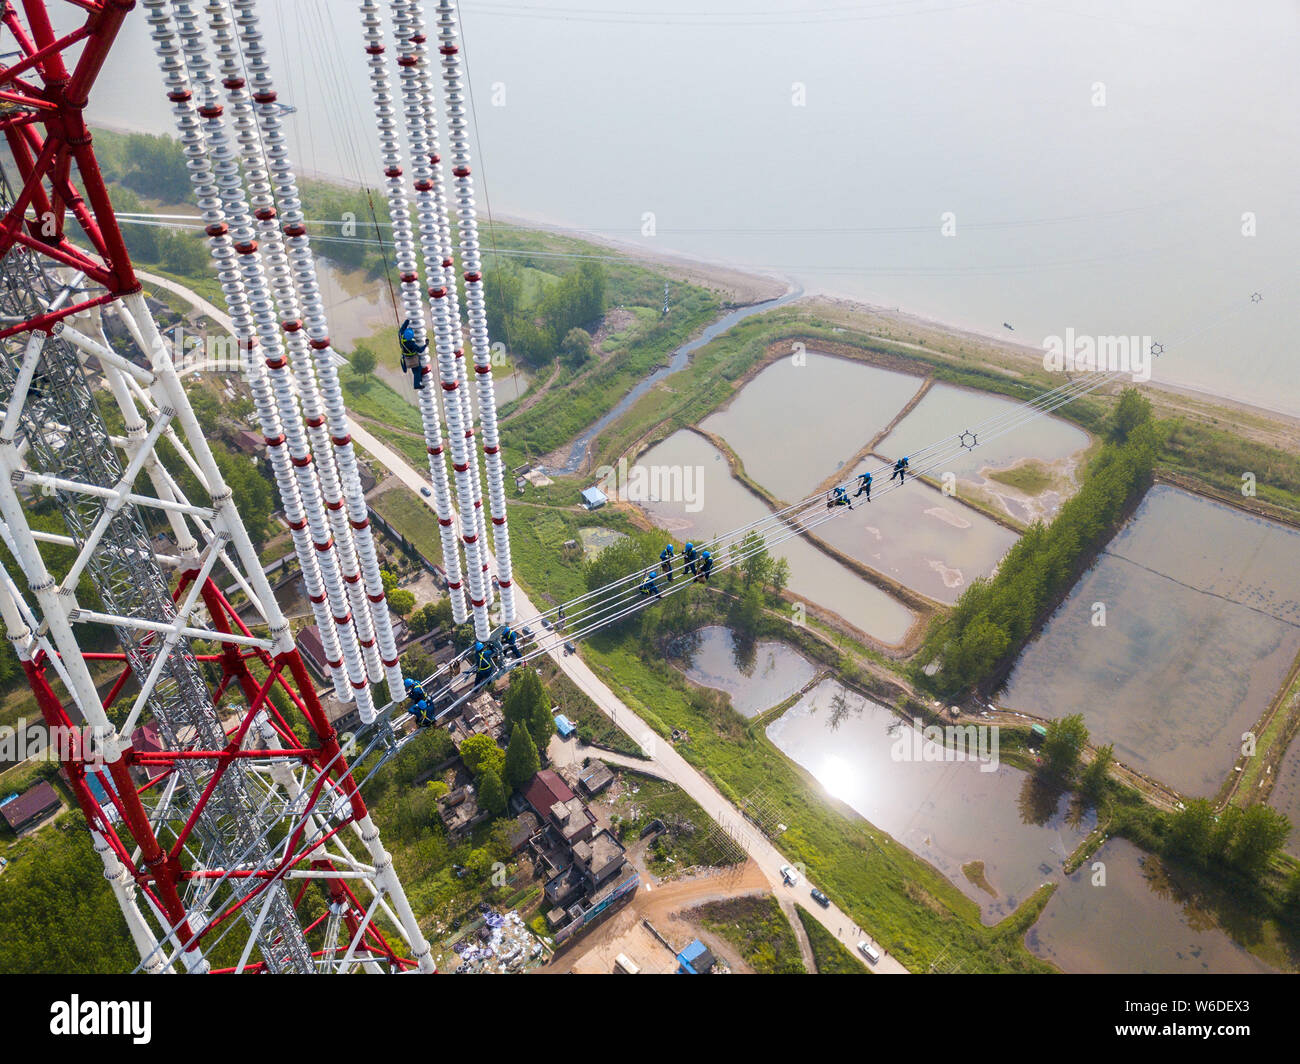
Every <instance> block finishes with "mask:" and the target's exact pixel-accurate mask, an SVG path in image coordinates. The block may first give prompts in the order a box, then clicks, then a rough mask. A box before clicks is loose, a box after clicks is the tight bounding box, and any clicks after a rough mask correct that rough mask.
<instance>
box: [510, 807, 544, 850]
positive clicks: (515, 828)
mask: <svg viewBox="0 0 1300 1064" xmlns="http://www.w3.org/2000/svg"><path fill="white" fill-rule="evenodd" d="M540 828H541V821H539V820H538V819H537V814H536V813H532V812H529V811H528V810H525V811H524V812H522V813H520V814H519V815H518V816H517V817H515V819H514V820H513V821H511V823H510V835H509V837H508V841H509V843H510V856H511V857H513V856H514V855H515V854H517V853H519V852H520V851H521V850H522V849H523V848H524V847H525V846H527V845H528V840H529V839H531V838H532V837H533V836H534V835H536V834H537V832H538V830H539V829H540Z"/></svg>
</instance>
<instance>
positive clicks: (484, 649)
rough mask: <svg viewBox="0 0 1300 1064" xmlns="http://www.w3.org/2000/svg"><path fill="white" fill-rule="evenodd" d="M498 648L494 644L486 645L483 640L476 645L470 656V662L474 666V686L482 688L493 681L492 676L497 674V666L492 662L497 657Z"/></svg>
mask: <svg viewBox="0 0 1300 1064" xmlns="http://www.w3.org/2000/svg"><path fill="white" fill-rule="evenodd" d="M496 653H497V648H496V646H495V645H494V644H492V643H484V642H483V641H482V640H481V639H479V640H476V641H475V643H474V650H473V652H472V653H471V654H470V661H471V662H472V663H473V665H474V686H475V687H482V686H483V685H484V684H485V683H487V682H488V681H489V680H491V679H492V674H493V673H494V672H496V664H495V662H494V661H493V660H492V659H493V658H495V657H496Z"/></svg>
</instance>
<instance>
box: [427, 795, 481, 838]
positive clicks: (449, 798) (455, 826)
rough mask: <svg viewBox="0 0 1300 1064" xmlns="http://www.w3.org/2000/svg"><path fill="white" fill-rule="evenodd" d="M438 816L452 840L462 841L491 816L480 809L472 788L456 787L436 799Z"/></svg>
mask: <svg viewBox="0 0 1300 1064" xmlns="http://www.w3.org/2000/svg"><path fill="white" fill-rule="evenodd" d="M438 815H439V816H440V817H441V818H442V822H443V824H444V825H446V828H447V834H448V835H450V836H451V837H452V838H453V839H463V838H465V837H466V836H467V835H469V833H470V832H471V831H473V830H474V829H475V828H476V827H478V825H479V824H481V823H483V821H485V820H487V819H488V817H489V816H490V815H491V814H490V813H488V811H487V810H486V809H480V808H479V805H478V796H477V795H476V794H475V793H474V788H473V787H472V786H469V785H466V786H464V787H457V788H456V789H455V790H454V791H448V792H447V793H446V794H444V795H443V796H442V797H441V798H439V799H438Z"/></svg>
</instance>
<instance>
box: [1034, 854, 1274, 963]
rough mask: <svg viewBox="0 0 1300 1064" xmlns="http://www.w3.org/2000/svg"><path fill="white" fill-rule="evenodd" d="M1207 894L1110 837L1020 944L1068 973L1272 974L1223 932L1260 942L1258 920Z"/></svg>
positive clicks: (1191, 881)
mask: <svg viewBox="0 0 1300 1064" xmlns="http://www.w3.org/2000/svg"><path fill="white" fill-rule="evenodd" d="M1098 865H1100V866H1102V867H1101V868H1098V867H1097V866H1098ZM1102 872H1104V880H1103V879H1102V878H1101V873H1102ZM1213 895H1214V892H1213V891H1207V890H1206V889H1205V888H1204V887H1203V886H1202V885H1200V884H1198V883H1197V882H1196V880H1195V878H1194V877H1192V876H1191V875H1189V874H1188V873H1185V872H1183V871H1181V870H1178V871H1175V870H1174V869H1173V868H1171V867H1170V866H1168V865H1166V864H1165V863H1164V862H1162V861H1160V859H1159V858H1156V857H1153V856H1151V855H1149V854H1145V853H1143V851H1142V850H1140V849H1138V848H1137V847H1136V846H1134V845H1133V844H1132V843H1131V842H1129V841H1128V840H1126V839H1111V840H1109V841H1108V842H1106V844H1105V845H1104V846H1102V848H1101V849H1100V850H1098V851H1097V853H1096V854H1095V855H1094V856H1093V857H1092V858H1091V859H1090V860H1088V861H1086V862H1084V864H1083V866H1082V867H1081V868H1080V869H1079V870H1078V871H1077V872H1075V873H1074V874H1073V875H1071V876H1069V877H1068V878H1067V880H1066V881H1065V882H1064V883H1062V884H1061V886H1060V887H1059V888H1058V889H1057V891H1056V893H1055V894H1054V895H1053V897H1052V899H1051V901H1049V902H1048V903H1047V906H1046V908H1045V909H1044V910H1043V913H1042V915H1041V916H1040V917H1039V918H1038V921H1037V922H1036V923H1035V924H1034V926H1033V927H1032V928H1031V929H1030V931H1029V934H1028V935H1026V937H1025V942H1026V945H1028V946H1029V948H1030V949H1031V950H1032V951H1033V952H1034V953H1035V954H1037V955H1038V956H1039V957H1042V958H1044V959H1045V960H1049V961H1052V962H1053V963H1055V964H1056V965H1058V966H1059V967H1060V968H1062V969H1064V970H1065V971H1067V972H1152V973H1155V972H1249V973H1259V972H1268V971H1270V970H1271V969H1270V968H1269V967H1268V965H1266V964H1265V963H1264V962H1263V961H1261V960H1259V959H1258V958H1257V957H1254V956H1253V955H1251V954H1250V953H1248V952H1247V951H1246V950H1245V949H1244V948H1243V947H1242V946H1241V945H1239V944H1238V942H1237V941H1234V939H1233V938H1232V937H1230V936H1229V934H1228V933H1227V932H1231V933H1232V935H1234V936H1236V937H1237V938H1239V939H1240V940H1241V941H1246V942H1251V941H1259V940H1260V936H1261V934H1262V932H1263V929H1262V927H1261V926H1260V923H1259V921H1258V918H1257V917H1255V916H1254V915H1253V914H1252V913H1250V911H1249V907H1248V906H1232V905H1230V904H1227V901H1228V899H1226V898H1214V896H1213Z"/></svg>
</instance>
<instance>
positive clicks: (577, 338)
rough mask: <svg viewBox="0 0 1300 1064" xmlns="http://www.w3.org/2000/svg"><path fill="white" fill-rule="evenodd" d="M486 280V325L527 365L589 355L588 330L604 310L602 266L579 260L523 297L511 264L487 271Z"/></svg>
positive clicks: (576, 361) (574, 360) (524, 287)
mask: <svg viewBox="0 0 1300 1064" xmlns="http://www.w3.org/2000/svg"><path fill="white" fill-rule="evenodd" d="M487 284H488V295H489V296H490V298H489V300H488V330H489V331H490V332H491V334H492V335H493V336H495V337H497V338H498V339H500V340H504V341H506V342H507V343H509V345H510V349H511V351H512V353H513V354H515V355H516V356H517V357H518V358H520V359H522V360H523V361H524V362H526V363H528V364H529V365H530V366H544V365H547V364H548V363H551V362H554V361H555V359H556V358H563V359H564V360H565V362H566V363H568V364H570V365H575V366H576V365H581V364H582V363H583V362H585V361H586V360H587V359H588V358H590V357H591V352H592V344H591V330H592V329H594V328H595V327H596V326H597V325H599V323H600V320H601V319H602V318H603V317H604V315H605V305H606V291H605V289H606V284H605V267H604V266H603V265H602V264H601V263H599V262H593V261H590V260H588V261H585V262H581V263H579V265H578V266H577V267H576V268H574V269H573V270H571V271H570V272H569V273H567V274H565V275H564V276H563V277H561V278H560V279H559V280H558V281H555V282H552V283H551V284H549V285H545V286H543V287H542V289H541V291H540V293H539V294H537V295H536V296H535V297H534V298H531V299H530V298H529V294H528V291H527V285H526V283H525V278H524V276H523V274H522V273H521V272H520V271H519V270H518V269H516V268H515V267H513V266H502V267H499V268H498V269H496V270H495V271H493V274H492V276H491V278H490V279H489V280H488V282H487Z"/></svg>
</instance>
